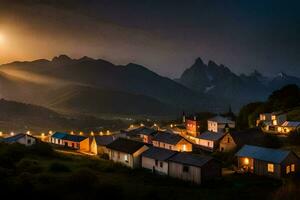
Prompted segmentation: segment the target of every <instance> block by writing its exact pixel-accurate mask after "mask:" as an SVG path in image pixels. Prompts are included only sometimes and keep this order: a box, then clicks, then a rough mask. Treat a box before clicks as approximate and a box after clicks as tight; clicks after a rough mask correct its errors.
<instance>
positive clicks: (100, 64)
mask: <svg viewBox="0 0 300 200" xmlns="http://www.w3.org/2000/svg"><path fill="white" fill-rule="evenodd" d="M286 84H298V85H299V84H300V79H299V78H297V77H293V76H289V75H286V74H284V73H280V74H278V76H276V77H273V78H269V77H265V76H264V75H262V74H261V73H259V72H258V71H254V72H253V73H252V74H249V75H244V74H242V75H236V74H235V73H233V72H232V71H231V70H230V69H229V68H228V67H226V66H224V65H218V64H216V63H215V62H213V61H209V62H208V64H205V63H203V61H202V60H201V59H200V58H198V59H197V60H196V62H195V63H194V64H193V65H192V66H191V67H190V68H188V69H187V70H185V71H184V72H183V74H182V76H181V77H180V78H179V79H177V80H172V79H169V78H166V77H162V76H160V75H158V74H156V73H154V72H152V71H150V70H149V69H147V68H146V67H144V66H141V65H138V64H133V63H130V64H128V65H125V66H123V65H114V64H112V63H110V62H108V61H105V60H101V59H92V58H89V57H83V58H80V59H72V58H70V57H68V56H66V55H60V56H57V57H54V58H53V59H52V60H45V59H40V60H35V61H31V62H13V63H9V64H5V65H1V66H0V96H1V97H2V98H5V99H9V100H16V101H20V102H26V103H33V104H37V105H41V106H45V107H48V108H51V109H59V110H64V111H68V112H74V113H80V112H83V113H87V114H96V115H98V114H118V115H119V114H120V115H123V114H124V115H141V114H143V115H155V116H165V115H178V113H181V112H182V111H183V110H184V111H186V112H201V111H209V112H215V113H221V112H224V111H227V110H228V108H229V106H230V105H231V107H232V108H233V110H234V111H238V110H239V109H240V108H241V107H242V106H243V105H245V104H247V103H249V102H253V101H264V100H266V99H267V96H268V95H269V94H271V93H272V92H273V91H274V90H276V89H278V88H280V87H282V86H284V85H286Z"/></svg>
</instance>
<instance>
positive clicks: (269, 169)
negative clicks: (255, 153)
mask: <svg viewBox="0 0 300 200" xmlns="http://www.w3.org/2000/svg"><path fill="white" fill-rule="evenodd" d="M268 172H271V173H273V172H274V164H271V163H268Z"/></svg>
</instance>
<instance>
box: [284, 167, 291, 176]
mask: <svg viewBox="0 0 300 200" xmlns="http://www.w3.org/2000/svg"><path fill="white" fill-rule="evenodd" d="M285 171H286V174H289V173H290V172H291V166H289V165H288V166H286V169H285Z"/></svg>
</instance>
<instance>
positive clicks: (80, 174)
mask: <svg viewBox="0 0 300 200" xmlns="http://www.w3.org/2000/svg"><path fill="white" fill-rule="evenodd" d="M97 182H98V177H97V175H96V174H95V173H94V172H93V171H92V170H90V169H80V170H78V171H76V172H74V173H73V174H72V175H71V176H69V178H68V181H67V184H68V186H69V188H70V189H71V190H72V191H74V190H75V191H76V190H79V191H88V190H90V189H91V188H93V187H94V186H95V185H96V183H97Z"/></svg>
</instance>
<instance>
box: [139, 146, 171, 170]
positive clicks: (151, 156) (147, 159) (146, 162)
mask: <svg viewBox="0 0 300 200" xmlns="http://www.w3.org/2000/svg"><path fill="white" fill-rule="evenodd" d="M176 153H177V152H176V151H171V150H167V149H162V148H158V147H151V148H150V149H148V150H147V151H145V152H144V153H143V154H142V167H143V168H145V169H149V170H151V171H152V172H153V173H158V174H162V175H168V174H169V163H168V159H169V158H170V157H172V156H174V155H175V154H176Z"/></svg>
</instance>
